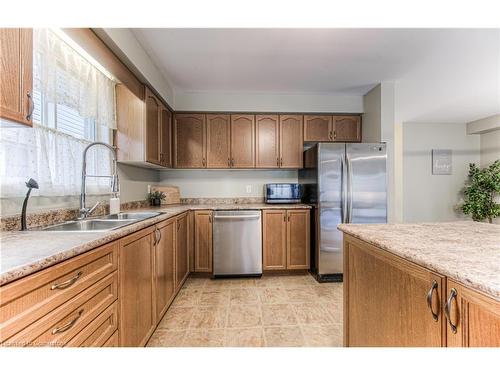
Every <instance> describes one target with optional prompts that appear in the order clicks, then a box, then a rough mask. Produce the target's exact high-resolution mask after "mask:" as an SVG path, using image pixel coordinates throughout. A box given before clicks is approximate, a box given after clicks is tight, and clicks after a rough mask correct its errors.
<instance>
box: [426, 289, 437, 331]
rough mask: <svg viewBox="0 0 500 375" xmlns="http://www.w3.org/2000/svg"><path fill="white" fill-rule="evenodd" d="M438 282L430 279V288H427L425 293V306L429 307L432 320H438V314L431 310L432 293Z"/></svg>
mask: <svg viewBox="0 0 500 375" xmlns="http://www.w3.org/2000/svg"><path fill="white" fill-rule="evenodd" d="M437 287H438V283H437V281H436V280H432V285H431V288H430V289H429V292H428V293H427V306H428V307H429V310H431V314H432V318H433V319H434V321H436V322H437V321H438V314H436V313H435V312H434V310H432V295H433V294H434V290H437Z"/></svg>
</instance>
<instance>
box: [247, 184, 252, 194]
mask: <svg viewBox="0 0 500 375" xmlns="http://www.w3.org/2000/svg"><path fill="white" fill-rule="evenodd" d="M251 192H252V185H247V193H251Z"/></svg>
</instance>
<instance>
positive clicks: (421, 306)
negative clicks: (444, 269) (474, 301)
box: [344, 234, 446, 347]
mask: <svg viewBox="0 0 500 375" xmlns="http://www.w3.org/2000/svg"><path fill="white" fill-rule="evenodd" d="M445 285H446V283H445V278H444V277H443V276H441V275H439V274H436V273H434V272H431V271H429V270H427V269H425V268H423V267H420V266H418V265H416V264H413V263H411V262H408V261H406V260H404V259H402V258H400V257H398V256H396V255H393V254H391V253H389V252H387V251H384V250H382V249H379V248H377V247H375V246H372V245H370V244H368V243H366V242H364V241H361V240H358V239H356V238H353V237H351V236H348V235H346V234H344V345H345V346H411V347H415V346H427V347H429V346H445V345H446V332H445V324H446V321H445V319H444V315H443V310H442V307H441V306H443V301H444V298H445V297H444V295H445V291H446V289H445Z"/></svg>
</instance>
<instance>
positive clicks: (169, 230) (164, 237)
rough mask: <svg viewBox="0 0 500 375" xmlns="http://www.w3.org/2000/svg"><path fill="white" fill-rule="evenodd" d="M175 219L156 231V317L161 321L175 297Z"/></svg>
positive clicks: (165, 222) (157, 227) (158, 227)
mask: <svg viewBox="0 0 500 375" xmlns="http://www.w3.org/2000/svg"><path fill="white" fill-rule="evenodd" d="M175 232H176V230H175V218H172V219H168V220H165V221H163V222H161V223H159V224H157V226H156V230H155V242H156V244H155V282H156V317H157V320H160V319H161V318H162V317H163V315H164V314H165V312H166V311H167V309H168V306H169V305H170V303H171V302H172V300H173V298H174V296H175V246H176V243H175Z"/></svg>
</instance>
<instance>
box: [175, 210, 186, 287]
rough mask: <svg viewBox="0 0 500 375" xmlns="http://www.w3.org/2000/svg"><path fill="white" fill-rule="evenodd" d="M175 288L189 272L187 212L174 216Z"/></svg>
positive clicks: (180, 284)
mask: <svg viewBox="0 0 500 375" xmlns="http://www.w3.org/2000/svg"><path fill="white" fill-rule="evenodd" d="M176 223H177V234H176V243H177V246H176V254H175V290H179V289H180V287H181V286H182V284H183V283H184V281H185V280H186V278H187V276H188V274H189V256H188V219H187V213H184V214H182V215H179V216H177V217H176Z"/></svg>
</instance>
